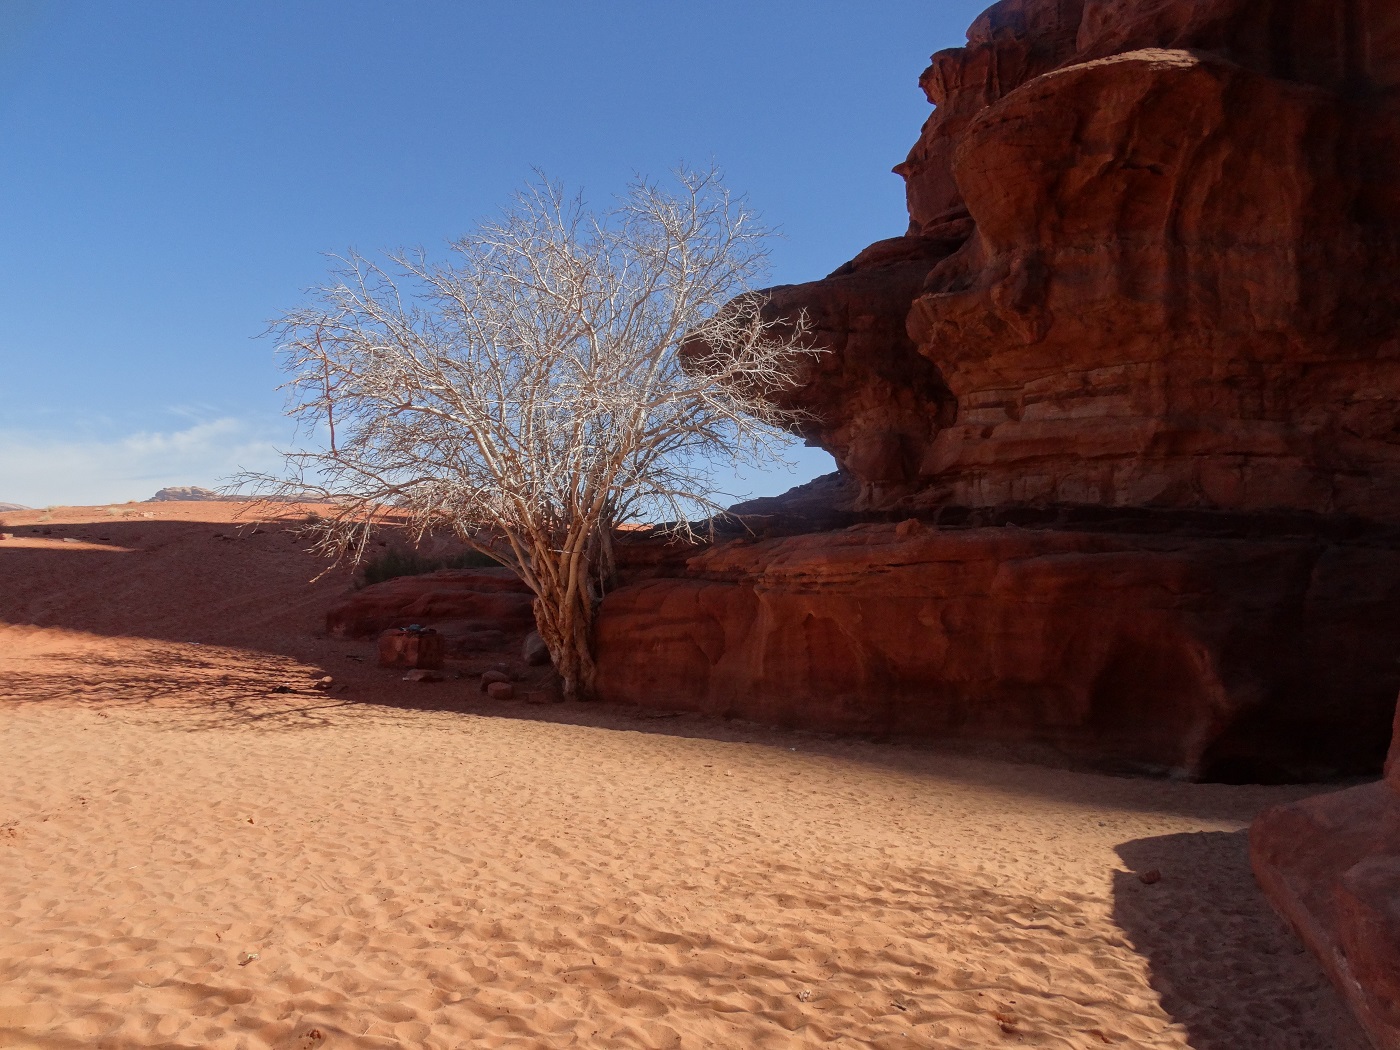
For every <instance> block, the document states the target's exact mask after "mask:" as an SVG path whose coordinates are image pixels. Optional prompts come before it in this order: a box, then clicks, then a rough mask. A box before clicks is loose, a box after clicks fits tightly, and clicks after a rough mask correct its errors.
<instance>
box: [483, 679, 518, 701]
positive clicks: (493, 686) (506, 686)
mask: <svg viewBox="0 0 1400 1050" xmlns="http://www.w3.org/2000/svg"><path fill="white" fill-rule="evenodd" d="M486 695H487V696H489V697H490V698H491V699H492V700H511V699H514V697H515V686H513V685H511V684H510V683H509V682H491V683H490V684H489V685H487V686H486Z"/></svg>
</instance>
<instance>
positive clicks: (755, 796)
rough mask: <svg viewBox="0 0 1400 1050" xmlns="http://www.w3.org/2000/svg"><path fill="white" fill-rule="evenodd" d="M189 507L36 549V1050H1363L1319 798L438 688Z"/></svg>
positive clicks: (24, 613)
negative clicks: (1297, 934) (1321, 966)
mask: <svg viewBox="0 0 1400 1050" xmlns="http://www.w3.org/2000/svg"><path fill="white" fill-rule="evenodd" d="M191 506H192V505H188V504H185V505H175V507H174V508H173V509H168V510H161V508H156V510H157V511H160V512H161V513H162V514H163V515H165V518H164V519H161V520H155V521H152V520H149V519H137V520H129V519H124V518H119V517H118V515H113V514H110V513H109V512H106V511H71V512H67V515H66V517H65V514H64V513H63V512H56V513H55V514H54V515H52V518H53V522H52V527H53V529H54V535H52V536H48V537H44V536H40V537H33V538H25V537H23V536H22V537H21V538H20V539H18V540H12V541H4V542H0V753H3V755H4V760H3V761H0V909H3V914H4V915H5V916H6V920H7V921H5V922H4V923H3V924H0V1045H3V1046H35V1047H109V1048H113V1050H116V1048H125V1047H205V1046H210V1047H238V1046H247V1047H264V1046H273V1047H399V1046H403V1047H478V1046H482V1047H490V1046H502V1047H508V1046H583V1047H593V1046H597V1047H611V1046H645V1047H697V1048H698V1047H750V1046H752V1047H788V1046H805V1045H816V1044H828V1043H829V1044H834V1045H838V1046H842V1045H845V1046H862V1045H864V1046H876V1047H881V1048H886V1047H889V1048H897V1047H904V1046H909V1047H914V1046H920V1047H923V1046H935V1047H983V1046H988V1047H1003V1046H1022V1045H1024V1046H1041V1047H1102V1046H1105V1045H1117V1046H1122V1047H1193V1048H1197V1050H1237V1048H1247V1047H1259V1048H1269V1050H1275V1048H1290V1047H1296V1048H1314V1047H1317V1048H1329V1047H1341V1048H1352V1047H1361V1046H1362V1045H1363V1043H1362V1041H1361V1038H1360V1036H1359V1035H1358V1033H1357V1031H1356V1030H1355V1029H1354V1028H1353V1027H1352V1024H1351V1022H1350V1020H1349V1019H1348V1017H1347V1016H1346V1014H1345V1012H1344V1010H1343V1008H1342V1007H1341V1005H1340V1002H1339V1000H1338V998H1337V997H1336V995H1335V994H1334V993H1333V991H1332V990H1331V988H1330V986H1329V985H1328V984H1327V983H1326V981H1325V979H1324V978H1323V976H1322V974H1321V973H1320V971H1319V970H1318V969H1317V967H1316V966H1315V965H1314V963H1313V962H1312V960H1311V958H1310V957H1309V956H1307V955H1305V954H1304V953H1303V952H1302V949H1301V947H1300V946H1299V945H1298V943H1297V942H1296V940H1295V939H1294V938H1293V937H1292V935H1291V934H1289V933H1288V931H1287V930H1286V929H1285V928H1284V927H1283V925H1282V923H1281V922H1280V921H1279V920H1278V919H1277V918H1275V916H1274V915H1273V913H1272V912H1271V911H1270V910H1269V908H1268V906H1267V904H1266V903H1265V902H1264V900H1263V899H1262V897H1261V896H1260V895H1259V893H1258V892H1257V890H1256V889H1255V888H1254V885H1253V883H1252V881H1251V879H1250V876H1249V871H1248V865H1247V862H1246V855H1245V849H1246V846H1245V834H1244V831H1243V829H1244V828H1245V827H1246V825H1247V824H1248V822H1249V820H1250V819H1251V818H1252V816H1253V815H1254V814H1255V813H1256V812H1257V811H1258V810H1259V809H1261V808H1262V807H1264V806H1266V805H1269V804H1272V803H1274V802H1276V801H1281V800H1284V799H1290V798H1296V797H1299V796H1300V795H1303V794H1307V793H1308V792H1307V790H1306V789H1291V788H1239V787H1224V786H1213V785H1188V784H1172V783H1163V782H1149V781H1134V780H1126V779H1115V778H1109V777H1102V776H1096V775H1088V774H1083V773H1075V772H1070V771H1066V770H1059V769H1051V768H1044V767H1040V766H1035V765H1029V764H1014V763H1010V762H1006V761H994V760H991V759H989V758H986V757H975V756H972V755H969V754H965V753H964V754H953V753H946V752H943V751H939V750H934V749H928V748H920V747H913V746H907V745H900V744H873V743H868V742H859V741H838V740H829V739H821V738H817V737H814V736H808V735H801V734H790V733H782V732H778V731H769V730H762V729H758V728H756V727H749V726H744V725H741V724H734V723H723V722H714V721H710V720H705V719H700V718H697V717H692V716H682V717H675V718H664V717H655V716H653V717H645V716H643V715H640V714H637V713H629V712H627V711H624V710H618V709H607V708H597V707H591V706H587V705H574V704H566V705H559V706H550V707H530V706H526V705H523V704H514V703H500V702H490V701H486V700H484V699H483V698H482V697H481V696H480V694H479V693H478V692H477V691H476V687H475V683H474V682H473V681H472V680H471V679H462V680H456V679H453V680H449V681H447V682H443V683H440V684H437V685H416V684H409V683H403V682H401V681H399V680H398V678H397V676H396V675H393V674H392V673H390V672H387V671H380V670H379V669H377V668H375V667H373V666H372V662H371V661H370V660H354V659H347V658H346V657H347V655H349V656H361V657H363V656H367V655H368V652H369V646H368V645H366V644H363V643H346V642H337V641H333V640H330V639H325V638H321V637H319V636H318V635H317V633H316V626H317V616H318V610H319V609H322V608H324V606H325V604H326V603H327V602H328V601H329V600H330V599H331V598H332V597H333V596H334V595H335V594H337V593H339V592H340V590H342V589H343V587H344V585H345V584H344V577H343V576H332V577H330V578H328V579H326V580H322V581H321V582H319V583H317V584H316V585H314V586H308V585H307V584H306V583H305V580H306V578H307V577H308V576H309V575H310V574H311V571H314V566H313V564H312V563H311V562H310V561H309V560H308V559H307V558H306V556H305V555H303V554H300V553H299V552H298V550H297V545H296V543H295V539H294V537H290V534H288V533H283V532H282V531H281V530H280V529H277V528H270V529H267V530H265V531H264V532H263V533H262V534H260V535H259V536H248V535H246V534H245V535H243V536H242V537H241V538H238V539H232V540H230V539H226V538H217V537H215V536H214V533H215V532H223V533H224V534H225V535H227V534H228V530H226V529H224V528H223V527H222V526H221V525H220V524H219V523H220V522H223V521H225V520H226V518H227V515H228V514H229V513H230V510H229V509H228V508H227V507H226V506H220V505H215V506H214V507H212V508H209V507H205V508H202V509H201V508H199V507H197V506H196V507H195V508H194V509H192V510H191V509H189V508H190V507H191ZM181 508H184V509H181ZM142 509H143V510H149V508H142ZM119 513H120V512H119ZM28 517H29V520H33V518H34V516H32V515H31V516H28ZM83 518H87V519H92V520H95V521H97V522H98V525H99V526H101V529H100V535H99V529H98V527H96V526H94V527H93V528H91V529H89V530H88V531H89V532H90V533H91V535H89V534H87V533H84V532H83V530H82V529H81V528H78V527H77V519H83ZM4 519H5V520H6V521H7V522H9V523H10V527H13V526H14V525H15V523H17V522H18V523H20V524H27V522H26V520H25V519H24V518H22V517H21V516H19V515H5V516H4ZM68 519H74V520H73V521H69V520H68ZM114 519H116V520H115V523H114ZM63 525H67V526H68V528H67V534H68V536H67V538H70V539H71V538H77V539H78V540H79V542H74V543H64V542H63V539H64V538H65V537H64V536H61V535H59V531H60V526H63ZM21 531H22V532H27V531H28V530H27V529H22V530H21ZM78 533H83V534H82V535H76V534H78ZM103 536H105V537H106V538H105V539H103V538H101V537H103ZM289 537H290V538H289ZM25 624H37V625H38V626H23V625H25ZM327 674H329V675H331V676H333V677H334V678H335V680H336V681H335V683H334V685H333V686H332V689H331V691H330V692H319V691H317V690H315V689H313V688H312V687H311V685H312V683H313V681H314V680H315V679H316V678H319V677H321V676H324V675H327ZM279 685H283V686H289V687H290V688H291V689H292V690H293V691H292V692H282V693H274V692H272V689H274V688H275V687H276V686H279ZM342 686H343V687H344V689H343V690H342V689H341V687H342ZM1150 870H1156V871H1160V873H1161V879H1160V881H1156V882H1152V883H1148V882H1144V881H1143V880H1142V879H1141V878H1140V877H1139V876H1140V875H1141V874H1142V873H1145V872H1147V871H1150Z"/></svg>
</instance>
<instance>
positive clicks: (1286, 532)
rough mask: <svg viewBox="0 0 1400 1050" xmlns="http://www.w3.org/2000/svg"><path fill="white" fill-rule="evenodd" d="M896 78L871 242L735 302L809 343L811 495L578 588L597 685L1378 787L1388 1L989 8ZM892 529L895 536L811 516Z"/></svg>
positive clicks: (1395, 495)
mask: <svg viewBox="0 0 1400 1050" xmlns="http://www.w3.org/2000/svg"><path fill="white" fill-rule="evenodd" d="M920 85H921V86H922V88H923V90H924V92H925V93H926V95H927V97H928V99H929V101H930V102H932V103H933V104H934V105H935V106H936V109H935V111H934V113H933V115H932V116H931V117H930V118H929V120H928V121H927V122H926V123H925V125H924V127H923V130H922V133H921V135H920V136H919V139H918V141H917V142H916V143H915V145H914V147H913V149H912V150H911V152H910V154H909V156H908V158H907V159H906V160H905V161H904V162H903V163H901V164H900V165H899V166H898V167H897V168H896V169H895V170H896V171H897V172H898V173H899V174H900V175H902V176H903V178H904V180H905V185H906V191H907V200H908V209H909V216H910V224H909V228H908V230H907V232H906V233H905V235H903V236H900V237H895V238H892V239H889V240H885V241H880V242H878V243H876V244H874V245H872V246H871V247H869V248H867V249H866V250H865V251H863V252H861V253H860V254H859V255H858V256H857V257H856V258H855V259H854V260H852V261H851V262H850V263H847V264H846V265H844V266H842V267H840V268H839V269H837V270H836V271H835V272H833V273H832V274H831V275H830V276H828V277H827V278H825V279H823V280H819V281H815V282H812V283H809V284H803V285H791V286H784V287H781V288H775V289H772V290H771V298H770V302H769V309H770V310H771V311H772V313H773V316H774V317H775V318H781V317H792V316H795V315H796V313H797V312H798V311H799V310H805V311H806V313H807V315H808V316H809V318H810V319H811V321H812V328H813V338H814V339H815V340H816V341H817V342H818V343H820V345H822V346H823V347H825V348H826V349H827V350H828V351H829V353H827V354H826V355H824V356H822V357H821V358H820V359H818V360H817V361H816V362H815V363H814V364H813V365H812V366H811V368H810V371H809V372H808V373H807V374H806V375H805V376H804V377H803V382H802V383H801V384H800V386H799V387H798V388H797V389H796V390H794V391H792V392H791V393H789V394H788V395H785V396H787V397H788V398H789V399H790V400H791V402H792V403H794V404H796V405H800V406H801V407H803V408H805V409H807V410H808V411H809V412H810V414H811V419H812V421H811V423H810V424H808V425H807V427H806V430H805V432H804V436H805V437H806V438H807V440H808V441H809V442H811V443H814V444H818V445H820V446H822V447H823V448H825V449H827V450H828V451H830V452H831V453H832V454H833V456H834V457H835V458H836V460H837V462H838V464H839V465H840V467H841V475H840V477H839V478H837V479H833V480H831V481H829V482H826V483H824V484H822V485H818V486H816V487H814V488H809V490H808V491H807V492H806V493H805V494H803V495H802V496H801V498H800V500H796V502H795V503H793V504H791V505H788V504H785V503H784V501H783V500H781V499H779V500H777V501H759V502H760V503H763V504H764V505H763V506H750V507H746V508H744V509H743V512H742V513H743V515H745V516H747V517H749V520H750V521H751V522H752V521H757V522H758V524H757V526H756V527H755V531H756V532H757V533H758V534H759V535H760V536H770V537H773V539H769V540H766V541H765V542H761V543H752V544H743V543H740V544H738V545H732V544H731V545H728V546H721V547H720V548H717V549H715V550H713V551H710V552H708V553H703V554H701V555H699V556H697V557H694V558H692V559H691V560H690V562H689V563H688V565H686V566H685V567H680V566H681V565H682V564H683V563H682V562H679V561H677V560H676V559H674V558H670V559H669V560H663V561H662V562H659V563H658V565H659V566H660V567H659V568H656V567H654V568H653V570H652V571H651V572H650V577H651V578H650V579H645V580H643V579H636V580H635V581H633V582H630V583H629V584H628V585H627V586H624V587H622V588H621V589H619V590H617V591H616V592H615V593H614V594H613V595H612V596H610V597H609V598H608V599H607V600H606V602H605V603H604V606H603V612H602V615H601V617H600V620H599V623H598V644H599V649H600V664H599V666H600V676H601V679H600V680H601V681H602V683H603V685H604V692H605V695H607V696H609V697H611V698H613V699H619V700H624V699H625V700H632V701H636V702H642V703H651V702H657V703H669V704H677V705H682V706H688V707H699V708H703V709H706V710H713V711H723V712H727V713H731V714H736V715H742V716H744V717H751V718H761V719H764V720H772V721H782V722H786V723H791V724H795V725H805V726H809V727H812V728H820V729H842V730H856V729H860V730H868V731H876V732H883V731H890V730H901V731H910V732H919V733H929V734H940V735H942V734H974V733H975V734H980V735H992V736H1014V737H1030V738H1034V739H1040V740H1048V741H1053V742H1057V743H1060V744H1062V745H1064V746H1067V747H1074V748H1076V749H1077V750H1080V751H1083V752H1086V753H1088V754H1091V755H1095V756H1098V757H1113V758H1118V759H1123V760H1126V761H1130V762H1135V763H1140V764H1144V765H1149V766H1157V767H1163V768H1172V769H1178V770H1183V771H1185V772H1187V773H1188V774H1192V775H1202V776H1221V777H1226V778H1230V779H1236V778H1247V777H1251V776H1257V777H1266V778H1276V777H1282V776H1310V775H1320V774H1322V773H1324V772H1326V771H1329V770H1330V771H1334V772H1335V771H1341V770H1360V769H1368V768H1369V769H1374V768H1376V767H1377V766H1378V764H1379V761H1380V758H1381V755H1382V754H1383V753H1384V748H1385V739H1386V733H1387V723H1388V705H1389V702H1390V701H1391V699H1393V697H1394V694H1395V692H1396V689H1397V687H1400V678H1397V669H1400V664H1397V658H1400V634H1397V633H1394V632H1392V631H1391V630H1390V627H1389V624H1390V621H1391V620H1392V619H1393V617H1394V614H1393V613H1392V611H1391V608H1392V606H1391V604H1390V603H1393V601H1394V599H1395V598H1396V597H1400V561H1398V560H1397V552H1400V541H1397V534H1396V531H1395V527H1396V526H1397V525H1400V424H1397V420H1400V411H1398V410H1400V296H1397V295H1395V294H1394V292H1393V289H1394V288H1395V287H1397V286H1400V180H1396V179H1395V177H1394V172H1395V171H1396V170H1400V6H1397V5H1395V4H1393V3H1383V2H1381V0H1288V2H1284V0H1005V2H1003V3H999V4H996V5H995V6H993V7H992V8H990V9H989V10H988V11H987V12H986V13H985V14H983V15H982V16H981V17H980V18H979V19H978V20H977V21H976V23H975V24H974V25H973V26H972V28H971V30H970V31H969V33H968V43H967V45H966V46H964V47H960V48H953V49H950V50H947V51H943V52H940V53H938V54H936V55H934V56H933V60H932V64H931V65H930V66H929V68H928V69H927V70H926V71H925V72H924V74H923V76H922V78H921V79H920ZM819 495H821V496H824V497H825V498H826V499H827V501H828V502H827V505H826V507H825V508H824V509H814V508H813V506H812V503H813V500H814V498H815V497H817V496H819ZM795 499H796V497H795ZM797 503H800V504H801V513H794V512H793V511H794V508H795V507H796V504H797ZM843 515H844V516H845V517H844V520H841V519H842V516H843ZM1124 515H1126V516H1127V518H1128V519H1131V520H1128V521H1127V524H1126V525H1124V523H1123V521H1121V520H1119V519H1120V518H1123V516H1124ZM803 516H805V517H806V520H807V521H808V525H806V526H805V527H804V526H803V525H802V524H801V523H800V522H795V519H797V518H801V517H803ZM909 517H913V518H916V519H918V521H919V522H920V523H922V527H923V528H926V529H928V530H930V531H929V532H928V533H927V534H920V535H918V536H917V537H913V536H905V537H903V538H901V539H900V540H899V542H896V541H895V540H894V539H892V538H891V537H890V535H888V532H889V530H888V528H887V529H886V530H885V531H883V532H882V531H879V530H875V531H873V532H871V531H867V532H865V533H855V534H848V533H844V532H840V531H836V530H837V529H839V528H840V527H843V526H845V525H850V524H853V523H859V522H861V521H867V522H880V521H884V522H888V523H893V522H895V521H898V520H900V519H902V518H909ZM1207 519H1208V520H1207ZM979 521H980V522H983V523H986V524H998V525H1001V524H1007V523H1009V524H1015V525H1018V526H1021V529H1020V531H1018V532H1016V533H1015V534H1014V535H1012V534H1003V532H1002V531H1001V530H998V531H997V532H988V531H980V530H977V529H972V530H971V531H967V530H968V528H969V526H970V525H973V524H976V523H978V522H979ZM1203 521H1205V522H1206V524H1205V525H1204V526H1203V525H1202V522H1203ZM890 527H892V524H891V526H890ZM803 531H805V532H806V533H807V534H806V535H803V536H801V537H800V538H796V537H794V538H792V539H786V540H782V539H779V538H778V537H781V536H782V535H783V534H784V533H785V532H786V533H792V532H803ZM1377 625H1385V626H1384V627H1383V629H1382V630H1379V631H1374V632H1373V631H1372V627H1373V626H1377ZM1388 632H1389V633H1388Z"/></svg>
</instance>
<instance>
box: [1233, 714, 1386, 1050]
mask: <svg viewBox="0 0 1400 1050" xmlns="http://www.w3.org/2000/svg"><path fill="white" fill-rule="evenodd" d="M1249 848H1250V860H1251V863H1252V865H1253V867H1254V874H1255V878H1256V879H1257V880H1258V882H1259V885H1260V887H1261V888H1262V889H1263V891H1264V893H1265V895H1266V896H1267V897H1268V898H1269V900H1270V902H1271V903H1272V904H1273V905H1274V907H1275V908H1276V909H1277V910H1278V912H1279V913H1280V914H1281V915H1282V916H1283V917H1284V918H1285V919H1286V920H1287V921H1288V922H1289V923H1290V924H1291V925H1292V926H1293V928H1294V929H1295V930H1296V931H1297V932H1298V934H1299V936H1300V937H1301V938H1302V940H1303V943H1304V944H1306V945H1307V946H1308V948H1309V949H1310V950H1311V951H1312V953H1313V954H1314V955H1316V956H1317V958H1318V960H1319V961H1320V962H1321V963H1322V965H1323V968H1324V969H1325V970H1326V971H1327V973H1328V974H1329V976H1330V977H1331V978H1332V980H1333V982H1334V983H1335V984H1336V985H1337V987H1338V989H1339V990H1340V991H1341V993H1342V995H1343V996H1344V997H1345V998H1346V1000H1347V1002H1348V1003H1349V1004H1350V1006H1351V1008H1352V1009H1353V1011H1354V1012H1355V1013H1356V1015H1357V1017H1358V1018H1359V1019H1360V1021H1361V1023H1362V1025H1363V1026H1364V1027H1365V1029H1366V1030H1367V1032H1368V1033H1369V1034H1370V1036H1371V1039H1372V1041H1373V1042H1374V1043H1375V1045H1376V1046H1377V1047H1378V1048H1381V1050H1400V711H1397V715H1396V732H1395V735H1394V738H1393V740H1392V743H1391V749H1390V758H1389V760H1388V762H1387V769H1386V775H1385V777H1384V779H1382V780H1381V781H1380V782H1379V783H1376V784H1368V785H1366V786H1364V787H1356V788H1350V789H1348V790H1345V791H1337V792H1334V793H1332V794H1328V795H1321V796H1318V797H1316V798H1310V799H1305V800H1303V801H1301V802H1295V803H1292V804H1291V805H1287V806H1279V807H1277V808H1275V809H1271V810H1269V811H1267V812H1266V813H1264V814H1263V815H1262V816H1260V817H1259V818H1258V819H1257V820H1256V821H1255V822H1254V825H1253V826H1252V827H1251V828H1250V831H1249Z"/></svg>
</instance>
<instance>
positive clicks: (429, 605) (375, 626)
mask: <svg viewBox="0 0 1400 1050" xmlns="http://www.w3.org/2000/svg"><path fill="white" fill-rule="evenodd" d="M530 603H531V595H530V592H529V590H528V589H527V588H526V587H525V585H524V584H523V583H521V582H520V581H519V580H518V579H517V578H516V577H515V576H514V575H513V574H512V573H511V572H510V571H509V570H508V569H444V570H441V571H439V572H432V573H426V574H424V575H421V576H400V577H397V578H396V579H392V580H386V581H384V582H383V583H376V584H373V585H371V586H369V587H365V588H363V589H361V590H358V591H356V592H354V593H353V594H352V595H350V596H349V597H348V598H346V599H345V600H344V601H343V602H341V603H339V604H338V605H335V606H333V607H332V608H331V609H330V610H329V611H328V612H327V613H326V629H327V630H328V631H329V632H330V634H331V635H332V636H333V637H336V638H363V637H367V636H369V635H377V634H379V633H380V632H381V631H385V630H387V629H389V628H398V627H409V626H411V625H413V624H421V625H422V626H425V627H427V626H431V627H433V628H434V629H435V630H436V631H437V632H438V634H440V635H441V636H442V638H443V640H444V643H445V645H446V648H447V651H448V652H453V653H477V652H494V651H509V650H511V649H514V648H516V647H517V646H519V645H520V640H521V639H522V638H523V637H524V636H525V634H526V633H527V632H529V631H530V630H531V629H532V628H533V627H534V622H535V621H534V614H533V613H532V612H531V605H530Z"/></svg>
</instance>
